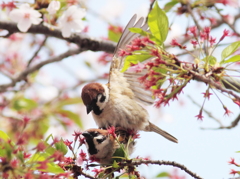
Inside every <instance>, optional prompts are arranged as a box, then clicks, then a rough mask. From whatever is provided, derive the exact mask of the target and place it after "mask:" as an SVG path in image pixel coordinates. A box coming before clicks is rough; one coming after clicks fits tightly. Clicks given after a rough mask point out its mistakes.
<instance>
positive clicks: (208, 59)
mask: <svg viewBox="0 0 240 179" xmlns="http://www.w3.org/2000/svg"><path fill="white" fill-rule="evenodd" d="M202 60H203V61H204V62H206V63H208V64H209V65H212V66H213V65H215V64H216V62H217V59H216V58H215V57H214V56H207V57H205V58H204V59H202Z"/></svg>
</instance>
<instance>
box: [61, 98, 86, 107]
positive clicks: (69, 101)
mask: <svg viewBox="0 0 240 179" xmlns="http://www.w3.org/2000/svg"><path fill="white" fill-rule="evenodd" d="M78 103H82V99H81V98H68V99H65V100H63V101H61V102H59V103H58V107H63V106H65V105H71V104H78Z"/></svg>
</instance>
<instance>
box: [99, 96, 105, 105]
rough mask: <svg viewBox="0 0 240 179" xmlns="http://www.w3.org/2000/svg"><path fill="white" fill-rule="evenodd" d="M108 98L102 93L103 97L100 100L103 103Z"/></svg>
mask: <svg viewBox="0 0 240 179" xmlns="http://www.w3.org/2000/svg"><path fill="white" fill-rule="evenodd" d="M105 99H106V96H104V95H102V97H101V98H100V102H101V103H103V102H104V101H105Z"/></svg>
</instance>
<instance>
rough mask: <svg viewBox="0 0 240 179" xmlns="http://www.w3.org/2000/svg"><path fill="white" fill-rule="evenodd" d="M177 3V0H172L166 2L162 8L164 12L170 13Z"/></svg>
mask: <svg viewBox="0 0 240 179" xmlns="http://www.w3.org/2000/svg"><path fill="white" fill-rule="evenodd" d="M177 3H179V1H178V0H172V1H170V2H168V3H167V4H165V6H164V8H163V9H164V11H165V12H168V11H170V10H171V9H172V8H173V7H174V6H175V5H176V4H177Z"/></svg>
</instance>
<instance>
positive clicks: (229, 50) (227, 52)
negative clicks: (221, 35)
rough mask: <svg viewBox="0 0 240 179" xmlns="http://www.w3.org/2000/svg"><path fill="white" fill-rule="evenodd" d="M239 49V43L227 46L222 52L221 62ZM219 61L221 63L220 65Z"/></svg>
mask: <svg viewBox="0 0 240 179" xmlns="http://www.w3.org/2000/svg"><path fill="white" fill-rule="evenodd" d="M239 47H240V41H238V42H233V43H232V44H230V45H229V46H227V47H226V48H225V49H224V50H223V51H222V61H224V60H225V59H226V58H227V57H229V56H230V55H232V54H233V53H234V52H236V51H237V49H238V48H239ZM222 61H221V63H222Z"/></svg>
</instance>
